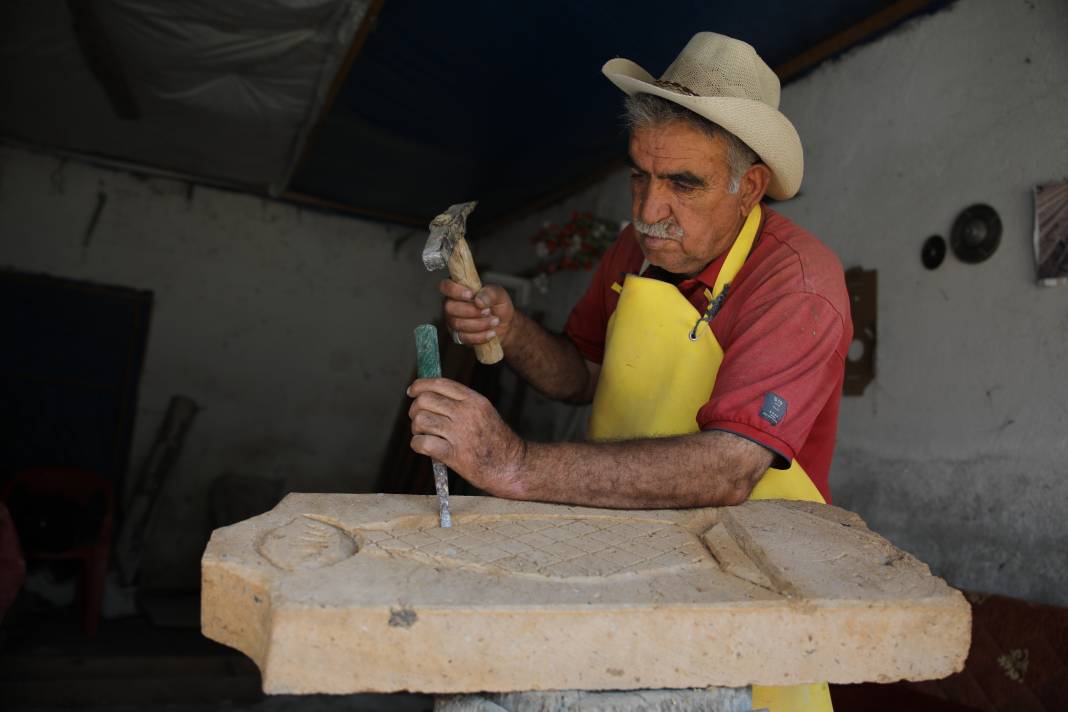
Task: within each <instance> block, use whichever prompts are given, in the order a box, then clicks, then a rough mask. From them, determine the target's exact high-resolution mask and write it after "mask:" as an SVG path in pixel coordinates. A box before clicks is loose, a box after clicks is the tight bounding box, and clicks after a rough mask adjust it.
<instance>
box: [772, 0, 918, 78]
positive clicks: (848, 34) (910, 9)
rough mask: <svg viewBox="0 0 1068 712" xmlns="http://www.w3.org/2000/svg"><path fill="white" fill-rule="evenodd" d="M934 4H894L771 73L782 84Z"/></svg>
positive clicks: (911, 0) (914, 1)
mask: <svg viewBox="0 0 1068 712" xmlns="http://www.w3.org/2000/svg"><path fill="white" fill-rule="evenodd" d="M935 2H936V0H898V2H895V3H893V4H892V5H890V6H888V7H886V8H884V9H882V10H880V11H879V12H877V13H875V14H874V15H869V16H868V17H866V18H864V19H863V20H861V21H860V22H858V23H857V24H855V25H853V26H852V27H848V28H846V29H844V30H842V31H841V32H839V33H837V34H834V35H831V36H830V37H828V38H827V39H825V40H823V41H822V42H820V43H819V44H817V45H816V46H814V47H812V48H810V49H807V50H805V51H804V52H802V53H801V54H799V55H797V56H796V57H794V58H792V59H788V60H787V61H785V62H783V63H782V64H780V65H779V66H777V67H775V68H774V69H775V73H776V74H778V75H779V81H781V82H783V83H784V84H785V83H786V81H787V80H789V79H790V78H791V77H795V76H797V75H799V74H801V73H802V72H806V71H808V70H809V69H812V68H813V67H815V66H816V65H817V64H819V63H820V62H822V61H823V60H825V59H827V58H828V57H831V56H833V55H836V54H839V53H841V52H844V51H845V50H847V49H849V48H850V47H852V46H853V45H856V44H859V43H861V42H863V41H864V40H866V39H868V38H869V37H872V36H874V35H876V34H878V33H880V32H883V31H884V30H887V29H889V28H890V27H893V26H894V25H896V24H897V23H899V22H901V21H903V20H906V19H908V18H909V17H910V16H911V15H914V14H916V13H917V12H920V11H921V10H923V9H925V8H927V7H928V6H929V5H933V4H934V3H935Z"/></svg>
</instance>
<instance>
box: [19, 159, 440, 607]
mask: <svg viewBox="0 0 1068 712" xmlns="http://www.w3.org/2000/svg"><path fill="white" fill-rule="evenodd" d="M99 193H103V194H105V195H106V196H107V203H106V205H105V207H104V209H103V212H102V213H101V214H100V219H99V222H98V223H97V225H96V227H95V229H94V230H93V231H92V234H91V236H90V237H89V239H88V243H87V244H86V245H84V246H83V241H84V240H85V234H86V230H87V226H88V224H89V222H90V218H91V216H92V214H93V211H94V209H95V208H96V204H97V196H98V194H99ZM424 238H425V231H424V232H420V231H413V230H410V229H408V228H401V227H388V226H384V225H380V224H375V223H371V222H367V221H363V220H358V219H353V218H350V217H342V216H336V215H327V214H322V213H318V212H315V211H309V210H304V209H301V208H298V207H294V206H292V205H287V204H282V203H278V202H273V201H267V200H261V199H259V198H256V197H252V196H248V195H242V194H238V193H231V192H227V191H220V190H215V189H209V188H203V187H197V188H194V189H193V190H192V191H190V190H189V186H188V184H186V183H183V182H179V181H173V180H164V179H158V178H149V179H141V178H137V177H135V176H133V175H130V174H128V173H122V172H114V171H111V170H106V169H102V168H98V167H94V166H90V165H86V164H84V163H79V162H76V161H69V162H68V161H64V160H62V159H60V158H57V157H54V156H48V155H41V154H35V153H30V152H27V151H24V150H20V149H14V148H11V147H0V267H3V268H15V269H19V270H24V271H28V272H39V273H46V274H50V275H56V276H61V277H69V278H74V279H83V280H88V281H92V282H99V283H106V284H115V285H122V286H127V287H133V288H138V289H149V290H152V291H153V293H154V308H153V313H152V321H151V326H150V333H149V340H148V347H147V353H146V358H145V365H144V372H143V376H142V380H141V389H140V403H139V407H138V410H137V421H136V431H135V437H134V444H133V449H132V453H131V460H130V462H131V471H132V472H136V470H137V468H138V467H140V465H141V463H142V462H143V460H144V458H145V455H146V454H147V452H148V449H149V447H150V446H151V442H152V438H153V437H154V436H155V433H156V430H157V428H158V427H159V423H160V421H161V419H162V417H163V414H164V410H165V408H166V406H167V402H168V400H169V398H170V396H171V395H172V394H183V395H186V396H189V397H191V398H193V399H194V400H196V401H197V402H198V403H199V404H200V405H201V406H202V408H203V410H202V411H201V412H200V414H199V416H198V417H197V420H196V422H195V423H194V426H193V429H192V430H191V431H190V434H189V437H188V438H187V440H186V448H185V451H184V452H183V454H182V457H181V459H180V460H179V461H178V463H177V466H176V467H175V470H174V471H173V473H172V476H171V480H170V483H169V484H168V486H167V489H166V491H165V494H164V502H163V506H162V507H161V508H160V511H159V514H160V516H159V519H158V520H157V522H156V527H155V530H154V535H153V537H152V541H151V542H150V545H149V552H150V555H149V556H148V557H146V560H145V566H146V575H147V577H148V578H149V579H150V580H152V581H153V582H154V583H155V584H156V585H160V586H167V585H195V584H196V582H197V581H198V580H199V558H200V554H201V552H202V550H203V545H204V543H205V542H206V537H207V533H208V532H207V530H208V521H207V514H206V504H207V492H208V489H209V485H210V483H211V481H212V480H213V479H214V478H216V477H218V476H219V475H223V474H234V475H245V476H253V477H266V478H271V479H275V480H281V481H282V482H283V486H284V487H285V489H287V490H297V491H338V490H349V491H361V490H363V491H367V490H369V489H370V488H371V487H372V485H373V483H374V478H375V476H376V473H377V469H378V466H379V462H380V459H381V456H382V453H383V449H384V444H385V443H386V441H387V440H388V437H389V433H390V430H391V428H392V425H393V419H394V416H395V414H396V413H397V412H398V411H399V409H400V406H401V402H402V400H403V399H404V395H403V390H404V388H405V387H406V385H407V379H408V377H409V374H410V373H411V369H412V364H413V363H414V358H415V355H414V346H413V344H412V337H411V329H412V326H414V325H415V324H416V323H418V322H419V321H425V320H428V319H430V318H433V317H434V315H435V314H436V313H437V311H438V303H437V301H436V300H435V299H434V294H433V287H432V284H433V283H434V282H435V281H436V279H435V278H434V277H433V276H431V275H430V274H429V273H427V272H426V270H425V269H424V268H423V266H422V261H421V259H420V251H421V250H422V243H423V242H424Z"/></svg>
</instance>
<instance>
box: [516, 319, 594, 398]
mask: <svg viewBox="0 0 1068 712" xmlns="http://www.w3.org/2000/svg"><path fill="white" fill-rule="evenodd" d="M502 346H503V348H504V357H505V359H506V360H507V361H508V364H509V365H510V366H511V367H512V368H514V369H515V370H516V372H517V373H518V374H519V375H520V376H521V377H522V378H523V379H524V380H525V381H527V383H529V384H530V385H532V386H534V387H535V388H536V389H538V391H540V392H541V393H542V394H543V395H545V396H546V397H548V398H552V399H554V400H562V401H568V402H571V403H586V402H589V400H590V397H591V395H592V390H593V389H592V387H591V383H590V372H589V369H588V368H587V366H586V361H585V359H583V358H582V354H580V353H579V350H578V349H577V348H576V347H575V345H574V344H573V343H571V340H570V339H568V338H567V337H566V336H564V335H562V334H555V333H553V332H551V331H549V330H548V329H546V328H544V327H542V326H541V325H540V324H538V323H537V322H535V321H534V320H533V319H531V318H530V317H528V316H526V315H525V314H522V313H520V312H519V311H516V313H515V320H514V322H513V324H512V327H511V329H510V330H509V333H508V338H507V340H506V341H505V342H504V343H503V344H502Z"/></svg>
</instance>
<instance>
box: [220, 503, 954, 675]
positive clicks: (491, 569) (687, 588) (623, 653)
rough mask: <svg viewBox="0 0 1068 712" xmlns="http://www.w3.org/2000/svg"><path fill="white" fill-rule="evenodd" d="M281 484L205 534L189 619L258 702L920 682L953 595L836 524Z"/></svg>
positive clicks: (848, 525) (769, 515)
mask: <svg viewBox="0 0 1068 712" xmlns="http://www.w3.org/2000/svg"><path fill="white" fill-rule="evenodd" d="M436 512H437V509H436V503H435V500H434V498H433V497H422V496H403V495H338V494H294V495H290V496H289V497H287V498H286V499H285V500H284V501H283V502H282V503H281V504H279V505H278V507H276V508H275V509H274V510H273V511H271V512H268V513H266V514H263V515H260V516H258V517H255V518H253V519H249V520H247V521H245V522H242V523H240V524H236V525H234V526H231V527H226V528H223V529H219V530H217V531H216V532H215V533H214V534H213V535H212V538H211V542H210V543H209V545H208V548H207V551H206V552H205V554H204V558H203V567H202V575H203V594H202V595H203V600H202V613H201V615H202V627H203V632H204V634H205V635H207V636H208V637H209V638H212V639H214V640H217V641H219V642H222V643H225V644H227V645H230V646H233V647H235V648H238V649H239V650H242V651H243V652H245V653H246V654H247V655H249V656H250V657H251V658H252V659H253V660H254V661H255V662H256V664H257V665H259V667H260V670H261V671H262V672H263V684H264V689H265V690H266V691H267V692H270V693H313V692H329V693H350V692H391V691H398V690H411V691H422V692H438V693H458V692H479V691H497V692H507V691H524V690H569V689H574V690H627V689H660V688H686V687H706V686H712V685H715V686H727V687H741V686H746V685H750V684H761V685H788V684H796V683H804V682H817V681H824V680H826V681H830V682H839V683H847V682H863V681H881V682H885V681H891V680H899V679H909V680H922V679H931V678H938V677H943V676H945V675H948V674H950V673H952V672H954V671H956V670H959V669H960V668H961V666H962V665H963V663H964V658H965V655H966V653H967V651H968V645H969V642H970V625H971V613H970V609H969V607H968V604H967V603H966V601H965V600H964V597H963V596H962V595H961V594H960V593H959V592H957V591H954V590H953V589H951V588H949V587H948V586H947V585H946V584H945V582H943V581H942V580H941V579H938V578H935V577H933V576H931V575H930V572H929V570H928V569H927V567H926V566H925V565H924V564H923V563H921V562H919V561H917V560H916V559H915V558H913V557H911V556H910V555H908V554H906V553H905V552H903V551H900V550H898V549H896V548H895V547H894V546H893V545H891V544H890V543H889V542H887V541H886V540H884V539H882V538H880V537H879V536H877V535H875V534H873V533H872V532H870V531H869V530H868V528H867V527H866V526H865V525H864V522H863V521H862V520H861V519H860V518H859V517H857V516H856V515H854V514H851V513H849V512H846V511H844V510H841V509H837V508H835V507H830V506H826V505H817V504H810V503H804V502H782V501H766V502H748V503H746V504H744V505H742V506H739V507H729V508H709V509H693V510H660V511H617V510H602V509H588V508H581V507H565V506H559V505H548V504H539V503H530V502H511V501H506V500H499V499H494V498H489V497H456V498H454V503H453V515H454V526H453V528H452V529H440V528H439V527H437V526H436V517H437V515H436Z"/></svg>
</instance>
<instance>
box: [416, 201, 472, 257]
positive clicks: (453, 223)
mask: <svg viewBox="0 0 1068 712" xmlns="http://www.w3.org/2000/svg"><path fill="white" fill-rule="evenodd" d="M476 205H478V201H476V200H472V201H471V202H469V203H457V204H456V205H452V206H450V207H449V209H448V210H446V211H445V212H443V213H442V214H441V215H438V216H437V217H436V218H434V219H433V220H431V221H430V236H429V237H427V239H426V247H424V248H423V264H424V265H426V268H427V269H428V270H430V271H431V272H433V271H434V270H436V269H442V268H444V267H445V266H447V265H448V264H449V257H451V256H452V249H453V248H454V247H455V246H456V241H457V240H458V239H459V238H462V237H463V236H464V230H465V229H466V228H467V216H468V215H470V214H471V211H472V210H474V209H475V206H476Z"/></svg>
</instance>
